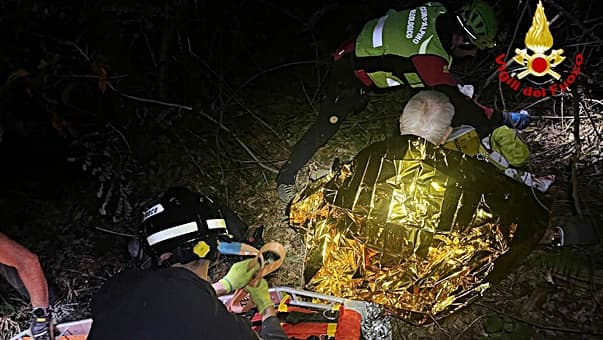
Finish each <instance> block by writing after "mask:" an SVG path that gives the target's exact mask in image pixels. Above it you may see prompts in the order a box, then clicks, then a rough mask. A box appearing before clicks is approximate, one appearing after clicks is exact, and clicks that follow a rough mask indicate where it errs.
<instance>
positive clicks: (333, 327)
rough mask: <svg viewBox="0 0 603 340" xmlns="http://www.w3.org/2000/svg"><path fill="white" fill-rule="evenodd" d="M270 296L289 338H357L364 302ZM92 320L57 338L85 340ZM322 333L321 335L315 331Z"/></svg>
mask: <svg viewBox="0 0 603 340" xmlns="http://www.w3.org/2000/svg"><path fill="white" fill-rule="evenodd" d="M269 292H270V297H271V299H272V301H273V302H274V304H275V308H276V310H277V312H278V313H279V318H281V320H282V321H283V323H282V325H283V329H284V330H285V333H287V335H288V336H289V337H293V338H298V339H306V338H307V337H308V336H309V335H319V336H321V335H322V336H323V337H321V338H324V339H329V338H334V337H335V336H337V340H340V339H342V340H352V339H359V338H360V325H361V322H362V320H363V319H364V318H365V317H366V313H367V309H366V307H367V306H366V303H365V302H362V301H356V300H349V299H344V298H338V297H334V296H329V295H324V294H319V293H314V292H310V291H305V290H300V289H295V288H289V287H272V288H270V289H269ZM233 297H234V294H230V295H224V296H220V297H219V299H220V300H221V301H222V303H224V304H225V305H228V304H229V303H230V302H231V300H232V299H233ZM255 314H256V315H248V317H250V318H251V321H252V324H253V325H254V326H255V327H259V323H260V322H261V317H259V321H258V315H257V313H255ZM91 326H92V319H90V318H89V319H82V320H77V321H71V322H64V323H60V324H57V325H56V327H55V329H56V331H55V339H56V340H85V339H86V337H87V335H88V333H89V332H90V327H91ZM315 333H324V334H315ZM27 339H31V337H30V333H29V330H25V331H23V332H21V333H19V334H17V335H15V336H14V337H12V338H10V340H27Z"/></svg>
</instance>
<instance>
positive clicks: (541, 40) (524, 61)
mask: <svg viewBox="0 0 603 340" xmlns="http://www.w3.org/2000/svg"><path fill="white" fill-rule="evenodd" d="M524 42H525V45H526V47H527V48H528V49H529V50H530V51H532V52H533V54H532V55H530V54H529V53H528V52H527V49H525V48H524V49H521V50H520V49H519V48H516V49H515V56H514V57H513V61H515V62H516V63H518V64H520V65H522V66H524V67H525V70H523V71H521V72H520V73H519V74H518V75H517V78H519V79H522V78H524V77H525V76H527V75H529V74H531V75H533V76H537V77H542V76H544V75H549V76H551V77H553V78H555V79H556V80H559V78H560V77H561V76H560V75H559V73H557V72H555V71H553V68H554V67H555V66H557V65H559V64H561V62H562V61H563V60H565V57H564V56H562V54H563V49H558V50H552V51H551V53H550V54H549V55H546V54H545V52H546V51H547V50H549V49H550V48H551V47H553V35H552V34H551V31H550V30H549V22H548V21H547V19H546V15H545V14H544V7H543V6H542V1H541V0H538V6H536V12H535V13H534V18H532V26H530V29H529V30H528V33H527V34H526V38H525V40H524Z"/></svg>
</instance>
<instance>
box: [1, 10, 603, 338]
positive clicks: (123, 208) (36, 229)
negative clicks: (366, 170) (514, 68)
mask: <svg viewBox="0 0 603 340" xmlns="http://www.w3.org/2000/svg"><path fill="white" fill-rule="evenodd" d="M421 3H422V2H420V1H414V0H411V1H392V2H390V1H381V0H376V1H368V0H367V1H355V2H347V1H331V2H324V1H301V2H292V3H291V4H288V5H283V4H281V2H279V1H276V0H258V1H241V2H238V1H230V0H226V1H220V2H204V1H196V0H178V1H156V0H152V1H105V0H97V1H88V0H83V1H63V0H56V1H47V0H27V1H13V0H0V37H1V38H0V41H1V42H2V44H1V47H0V49H1V52H0V231H1V232H3V233H5V234H7V235H10V237H11V238H13V239H15V240H18V241H19V242H20V243H21V244H23V245H24V246H26V247H27V248H29V249H31V250H32V251H34V252H35V253H36V254H37V255H38V256H39V258H40V261H41V263H42V266H43V267H44V271H45V273H46V275H47V277H48V279H49V281H50V282H52V284H53V286H54V287H56V289H57V291H58V292H59V293H58V295H59V296H60V299H59V301H60V302H59V304H60V305H62V307H57V309H58V310H60V313H58V314H57V315H58V319H59V320H58V321H59V322H63V321H71V320H76V319H81V318H87V317H90V309H89V308H90V306H89V303H90V300H91V298H92V296H93V295H94V292H95V291H96V290H97V289H98V288H99V287H100V286H101V285H102V284H103V282H104V281H105V280H106V279H107V278H109V277H111V276H113V275H115V274H116V273H118V272H119V271H121V270H122V269H124V268H129V267H131V266H132V263H131V261H130V258H129V256H128V252H127V243H128V237H127V236H123V235H122V234H125V235H131V234H134V233H136V230H137V228H136V226H137V224H136V223H137V221H138V217H139V216H140V212H141V211H140V209H141V206H142V204H144V203H145V202H148V200H149V198H151V197H153V195H155V194H157V193H158V192H161V191H162V190H164V189H166V188H168V187H171V186H182V185H184V186H189V187H192V188H195V189H198V190H201V191H203V192H207V193H209V194H211V195H214V196H216V197H218V198H220V199H221V200H222V201H223V202H226V203H227V204H228V205H229V206H230V207H232V208H233V209H234V210H235V211H237V213H239V215H240V216H241V217H242V219H243V220H244V221H245V222H246V223H248V224H249V225H250V226H252V228H255V227H257V226H260V225H263V226H265V228H266V231H265V234H264V238H267V239H275V240H278V241H279V242H283V243H285V244H286V246H287V247H289V251H290V252H291V253H292V254H296V255H293V256H292V257H293V258H301V256H302V255H301V252H302V248H303V246H302V241H301V239H300V238H299V236H298V235H297V234H296V232H295V231H294V230H293V229H292V228H289V227H288V225H287V222H286V220H285V219H286V217H285V205H284V204H282V203H280V202H279V201H278V198H277V194H276V185H275V179H276V172H277V171H278V169H279V167H280V166H281V165H282V164H283V163H284V162H285V161H286V160H287V157H288V155H289V150H290V148H291V146H293V144H294V143H295V141H296V140H298V139H299V137H301V135H302V134H303V132H304V131H305V130H306V129H307V127H308V126H309V125H310V124H311V123H312V122H313V119H314V117H315V108H316V106H317V105H319V102H320V98H321V95H322V92H321V90H322V89H323V88H322V87H323V85H324V83H325V79H326V77H327V74H328V71H329V64H330V54H331V53H332V52H333V51H334V50H335V48H337V47H338V46H339V45H340V44H341V43H342V42H344V41H345V40H347V39H349V38H351V37H353V36H354V35H355V34H356V33H357V32H358V31H359V30H360V29H361V28H362V27H363V24H364V23H365V22H366V21H367V20H370V19H373V18H376V17H380V16H382V15H384V14H385V13H386V12H387V10H388V9H389V8H396V9H403V8H408V7H411V6H415V5H419V4H421ZM490 3H492V4H494V5H495V8H496V10H497V12H498V14H499V16H498V20H499V34H498V44H497V46H496V47H495V48H493V49H491V50H487V51H481V52H480V53H479V54H478V55H477V57H476V58H473V59H467V60H461V61H459V62H458V63H456V64H454V66H453V68H452V71H453V72H454V73H455V74H456V75H457V76H458V77H459V78H460V79H463V80H464V81H465V82H467V83H472V84H475V85H476V90H477V92H478V93H479V99H480V101H481V102H482V103H483V104H485V105H489V106H492V107H494V108H495V109H496V110H502V109H503V107H506V108H508V109H509V110H517V109H519V108H523V107H526V106H528V105H531V104H533V103H535V102H536V101H537V100H539V99H541V98H534V97H526V96H524V95H521V93H516V92H514V91H513V90H512V89H511V88H509V87H508V86H505V84H502V85H500V86H499V82H498V81H497V80H498V79H497V78H496V77H492V76H491V75H493V74H494V75H496V68H497V67H498V66H499V65H497V63H496V58H497V56H499V55H500V54H502V53H508V51H511V52H510V53H511V54H513V53H514V49H515V48H516V47H517V48H524V41H523V38H524V35H525V32H526V31H527V29H528V27H529V25H530V22H531V19H530V18H531V16H532V13H533V12H534V9H535V6H536V1H530V2H529V4H528V5H527V7H525V8H526V14H525V16H524V17H523V18H522V20H521V21H518V20H519V18H520V17H521V13H522V11H523V10H524V2H523V1H497V2H492V1H490ZM444 4H445V5H446V6H447V7H448V8H450V9H455V8H459V7H460V6H461V5H462V4H463V2H461V1H444ZM543 4H544V6H545V9H546V13H547V17H548V19H549V20H551V19H552V18H553V17H555V16H556V15H559V17H558V18H557V19H556V20H555V22H554V24H552V25H551V32H552V34H553V36H554V38H555V48H563V49H564V51H565V55H567V56H568V60H569V59H572V57H573V56H575V55H576V54H578V53H580V54H582V55H583V56H584V63H583V65H581V66H582V68H581V70H580V71H581V73H580V74H579V76H578V77H576V81H575V82H574V83H573V84H572V85H571V88H572V89H574V91H575V92H573V94H574V95H575V97H571V98H570V97H567V96H565V97H563V96H558V97H554V98H551V99H550V100H543V101H541V102H538V103H537V104H534V105H533V106H531V107H530V113H531V114H533V115H534V116H536V117H537V118H536V119H534V120H533V124H532V126H533V128H532V129H528V130H526V131H527V132H526V134H525V135H524V138H526V140H527V142H528V145H530V148H531V151H532V157H533V163H532V164H531V166H532V169H531V171H532V172H535V173H538V174H541V175H545V174H554V175H555V176H556V177H557V181H556V183H555V185H554V186H553V188H552V189H551V191H550V192H549V193H548V196H547V199H550V200H551V201H552V202H555V203H554V204H553V208H554V211H553V213H552V215H551V221H552V222H551V223H552V224H554V223H558V222H559V221H562V220H563V219H564V217H567V216H571V215H576V214H579V213H583V214H585V215H589V216H590V215H597V214H600V212H601V211H603V204H602V203H601V202H603V196H602V194H601V193H602V192H603V163H602V159H603V155H602V154H601V149H602V148H603V140H602V139H601V134H603V117H602V112H603V102H602V101H601V100H602V97H601V94H602V93H603V89H602V88H601V85H600V84H601V82H602V81H603V79H602V78H603V73H602V72H601V71H602V60H601V45H602V44H603V42H602V40H601V39H602V38H603V31H602V30H601V27H603V19H602V18H603V13H602V12H601V11H600V10H596V8H599V7H598V6H596V2H595V1H581V2H573V1H565V0H556V1H548V0H546V1H544V2H543ZM516 30H517V33H516V34H514V33H515V31H516ZM513 38H514V40H513ZM565 71H568V72H571V67H570V66H567V70H565ZM410 94H411V91H409V90H408V89H397V90H391V91H390V90H377V91H375V92H374V93H372V94H371V100H372V102H371V104H369V106H368V108H367V109H366V110H365V111H363V112H361V113H358V114H356V115H354V116H353V117H352V118H350V119H349V121H348V122H346V123H344V125H343V126H342V128H341V130H340V131H339V132H338V134H337V135H336V137H334V138H333V140H332V141H330V142H329V144H328V145H327V147H325V148H324V149H323V150H321V152H320V153H317V154H316V156H315V158H314V159H313V160H312V161H311V162H310V163H309V165H308V167H307V169H306V168H305V170H304V175H303V176H301V178H303V181H304V184H305V183H307V181H308V177H312V174H313V172H319V170H321V169H328V168H329V167H330V166H331V164H332V163H333V159H335V158H339V159H341V160H342V161H347V160H350V159H351V158H352V157H353V155H354V154H355V153H356V152H357V151H358V150H360V149H362V148H363V147H364V146H366V145H368V144H370V143H373V142H376V141H379V140H381V139H383V138H385V137H388V136H392V135H394V134H395V133H396V129H397V128H398V116H399V112H400V111H401V109H402V107H403V105H404V103H405V101H406V100H407V98H408V97H409V95H410ZM572 98H580V100H579V101H580V103H581V104H579V105H574V104H573V103H574V101H575V100H574V99H572ZM576 107H578V108H580V110H581V111H580V112H581V115H582V118H581V119H582V120H581V121H580V124H579V127H580V131H579V134H580V137H581V141H582V145H581V146H580V147H581V148H582V149H581V150H582V152H581V154H580V155H579V156H577V157H578V159H577V160H576V158H575V157H574V156H575V154H574V151H572V150H575V148H574V144H575V143H574V136H575V131H576V130H575V129H576V127H575V124H574V125H572V124H573V120H571V119H569V120H564V118H555V119H549V118H546V117H561V116H569V117H571V116H572V115H573V112H574V110H575V108H576ZM563 110H565V111H563ZM566 118H567V117H566ZM572 148H574V149H572ZM572 167H574V168H573V171H572ZM298 181H299V178H298ZM577 197H579V202H578V203H577V202H576V198H577ZM599 227H600V226H599ZM111 232H115V233H119V234H115V233H111ZM296 252H297V253H296ZM602 253H603V249H602V248H601V245H600V243H598V242H596V244H594V245H584V246H582V245H581V246H575V247H570V248H551V247H540V248H537V249H535V250H534V251H533V253H532V255H531V256H530V261H527V264H524V265H523V266H521V267H520V268H519V269H518V270H517V271H513V272H512V273H510V274H509V278H508V279H506V280H504V281H503V282H502V283H501V284H499V285H498V286H496V287H494V288H493V289H492V290H491V291H489V293H487V294H486V296H485V297H484V298H483V299H481V300H478V302H477V303H476V305H472V306H471V307H469V308H466V309H463V310H462V311H461V312H459V313H457V314H455V315H453V316H451V317H449V318H447V319H446V320H445V321H443V323H442V324H441V325H433V324H432V325H429V326H426V327H421V328H415V327H412V326H409V325H406V324H404V323H402V322H399V324H398V323H396V322H394V324H398V326H394V328H395V329H397V332H398V333H395V332H394V334H398V335H397V336H396V335H394V338H410V339H418V338H421V339H425V338H434V339H435V338H438V339H439V338H457V336H458V337H459V338H463V339H464V338H467V339H469V338H486V337H488V338H491V337H492V338H496V339H531V338H532V339H541V338H552V337H556V338H560V339H577V338H581V339H591V338H592V339H594V338H600V337H602V336H603V318H602V317H601V315H603V305H602V304H601V303H602V301H603V263H602V260H601V259H603V257H602V256H601V255H602ZM298 260H299V259H298ZM229 263H230V262H228V260H221V261H220V262H219V264H218V265H217V266H216V267H212V269H211V270H212V271H213V272H212V271H210V274H211V275H216V276H217V275H220V273H221V271H223V270H224V268H223V267H224V266H225V265H226V264H229ZM296 266H301V263H299V262H297V263H295V262H292V264H290V265H289V267H287V266H286V268H284V270H281V274H277V275H274V277H272V281H271V283H272V284H279V285H290V286H296V287H298V288H300V287H299V284H300V282H299V277H300V275H298V274H299V272H296V270H298V269H295V267H296ZM287 268H288V269H290V272H287V271H286V270H288V269H287ZM0 290H1V292H2V295H1V298H0V317H1V318H0V339H5V338H8V337H9V336H10V335H14V334H16V333H17V332H18V331H19V330H23V329H25V328H27V327H28V316H27V311H28V310H29V309H28V308H29V306H28V304H27V302H26V301H24V300H23V299H21V298H20V297H19V295H18V294H17V293H16V291H14V290H13V289H12V288H11V287H10V286H9V285H8V284H7V283H6V282H5V281H4V280H0ZM400 334H403V335H404V337H401V336H400Z"/></svg>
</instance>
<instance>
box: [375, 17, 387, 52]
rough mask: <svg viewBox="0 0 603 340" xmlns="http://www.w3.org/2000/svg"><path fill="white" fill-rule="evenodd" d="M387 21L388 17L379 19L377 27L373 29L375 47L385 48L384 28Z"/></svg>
mask: <svg viewBox="0 0 603 340" xmlns="http://www.w3.org/2000/svg"><path fill="white" fill-rule="evenodd" d="M385 19H387V15H386V16H383V17H381V18H379V21H377V25H375V28H374V29H373V47H381V46H383V26H385Z"/></svg>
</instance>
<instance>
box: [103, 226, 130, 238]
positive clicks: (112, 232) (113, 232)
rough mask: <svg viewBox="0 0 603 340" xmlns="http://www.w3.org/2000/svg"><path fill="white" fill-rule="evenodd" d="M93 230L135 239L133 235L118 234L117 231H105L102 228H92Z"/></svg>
mask: <svg viewBox="0 0 603 340" xmlns="http://www.w3.org/2000/svg"><path fill="white" fill-rule="evenodd" d="M94 229H96V230H100V231H103V232H105V233H108V234H113V235H117V236H123V237H135V235H133V234H128V233H120V232H118V231H113V230H109V229H105V228H103V227H94Z"/></svg>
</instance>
